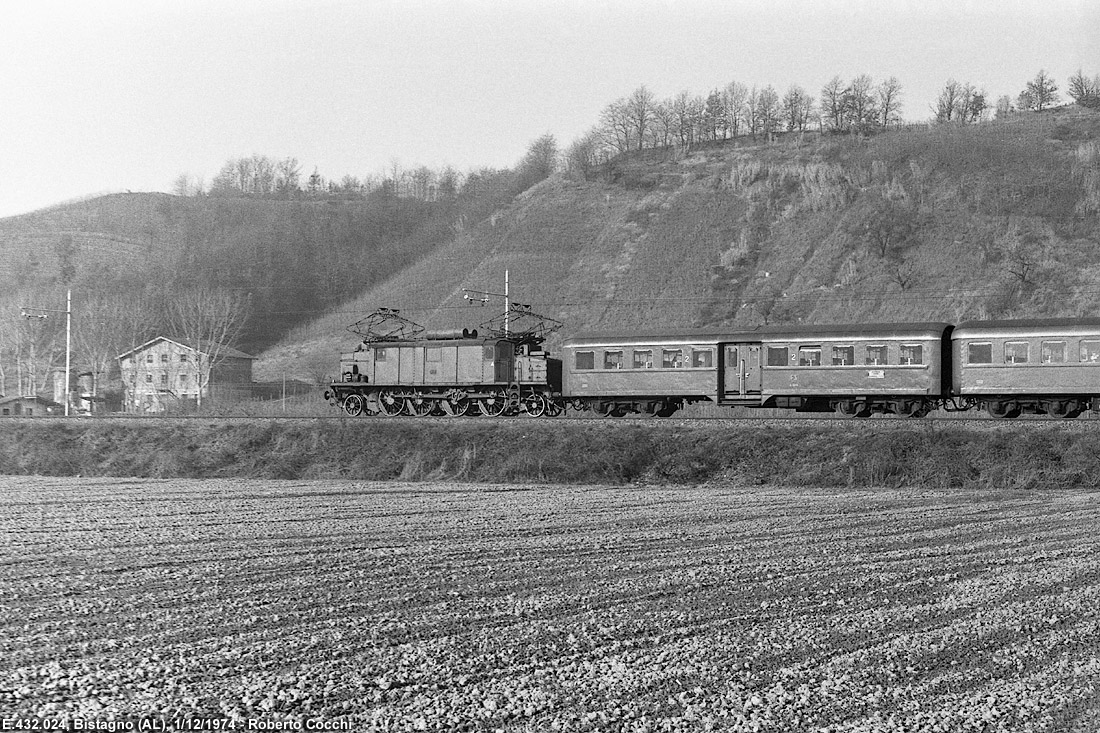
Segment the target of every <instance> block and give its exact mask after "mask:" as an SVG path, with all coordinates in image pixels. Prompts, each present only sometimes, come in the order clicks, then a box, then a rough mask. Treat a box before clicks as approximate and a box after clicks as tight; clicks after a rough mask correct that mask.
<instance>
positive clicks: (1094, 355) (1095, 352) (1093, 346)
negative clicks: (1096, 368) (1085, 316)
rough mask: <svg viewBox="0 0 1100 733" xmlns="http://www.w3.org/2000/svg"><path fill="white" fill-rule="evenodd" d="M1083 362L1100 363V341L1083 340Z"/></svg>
mask: <svg viewBox="0 0 1100 733" xmlns="http://www.w3.org/2000/svg"><path fill="white" fill-rule="evenodd" d="M1081 363H1082V364H1100V341H1082V342H1081Z"/></svg>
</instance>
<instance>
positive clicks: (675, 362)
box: [661, 349, 684, 369]
mask: <svg viewBox="0 0 1100 733" xmlns="http://www.w3.org/2000/svg"><path fill="white" fill-rule="evenodd" d="M683 365H684V352H683V351H682V350H680V349H662V350H661V366H662V367H664V368H665V369H679V368H680V367H682V366H683Z"/></svg>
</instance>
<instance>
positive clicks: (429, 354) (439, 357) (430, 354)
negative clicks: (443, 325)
mask: <svg viewBox="0 0 1100 733" xmlns="http://www.w3.org/2000/svg"><path fill="white" fill-rule="evenodd" d="M424 359H425V361H443V348H442V347H440V346H429V347H427V348H425V349H424Z"/></svg>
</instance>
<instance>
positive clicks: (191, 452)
mask: <svg viewBox="0 0 1100 733" xmlns="http://www.w3.org/2000/svg"><path fill="white" fill-rule="evenodd" d="M0 473H3V474H43V475H53V476H78V475H79V476H138V477H154V478H169V477H173V478H214V477H250V478H283V479H311V478H312V479H318V478H334V479H365V480H409V481H442V480H459V481H473V482H489V483H531V482H542V483H561V484H584V483H604V484H625V483H634V482H651V483H674V484H699V483H706V482H712V481H722V482H724V483H726V482H728V483H739V484H786V485H798V486H822V487H844V486H848V487H878V486H892V487H900V486H914V487H922V488H951V487H981V488H1024V489H1029V488H1044V487H1048V486H1059V487H1072V486H1078V487H1097V486H1100V434H1097V433H1094V432H1093V431H1078V430H1073V429H1066V428H1060V427H1047V426H1043V427H1038V428H1031V429H1019V428H1011V427H1007V426H1006V427H1003V428H1002V427H997V428H986V429H980V430H974V429H967V428H963V427H958V428H946V429H945V428H942V427H936V428H935V429H931V428H930V427H928V426H926V424H920V423H913V425H912V426H911V427H910V426H909V425H906V426H904V427H893V426H892V429H888V430H881V429H872V428H871V426H869V425H867V424H866V423H864V424H857V423H851V424H846V425H844V426H838V427H832V426H830V427H828V428H821V427H816V428H815V427H811V426H807V427H802V426H795V427H754V426H751V425H750V426H741V425H739V426H702V427H685V426H675V425H669V426H659V427H653V426H636V425H615V424H613V423H607V422H598V423H597V422H594V423H592V424H591V425H577V424H560V423H559V424H555V423H553V422H552V421H545V422H537V423H536V422H531V423H525V422H507V423H491V422H489V421H478V420H470V421H461V422H456V423H455V424H439V423H431V424H421V425H417V424H410V423H408V422H401V423H389V422H386V421H381V420H370V421H367V420H348V421H341V422H313V421H302V422H299V423H292V422H278V423H277V422H269V421H263V422H236V421H233V422H231V421H218V420H209V421H206V420H202V421H180V422H176V421H163V422H162V421H140V422H138V421H132V422H131V421H105V422H94V421H62V420H39V421H36V420H12V421H4V422H2V423H0Z"/></svg>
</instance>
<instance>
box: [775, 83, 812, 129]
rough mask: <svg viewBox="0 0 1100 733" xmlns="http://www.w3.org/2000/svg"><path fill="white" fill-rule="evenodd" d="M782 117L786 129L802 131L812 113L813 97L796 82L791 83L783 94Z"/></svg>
mask: <svg viewBox="0 0 1100 733" xmlns="http://www.w3.org/2000/svg"><path fill="white" fill-rule="evenodd" d="M782 114H783V119H784V121H785V122H786V124H787V130H789V131H791V132H802V131H803V130H805V129H806V127H807V125H808V124H809V122H810V116H811V115H812V114H813V99H812V98H810V95H809V94H807V93H806V90H805V89H803V88H802V87H800V86H798V85H797V84H792V85H791V86H790V87H789V88H788V89H787V93H786V94H784V95H783V109H782Z"/></svg>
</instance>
